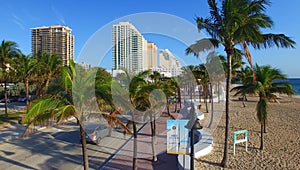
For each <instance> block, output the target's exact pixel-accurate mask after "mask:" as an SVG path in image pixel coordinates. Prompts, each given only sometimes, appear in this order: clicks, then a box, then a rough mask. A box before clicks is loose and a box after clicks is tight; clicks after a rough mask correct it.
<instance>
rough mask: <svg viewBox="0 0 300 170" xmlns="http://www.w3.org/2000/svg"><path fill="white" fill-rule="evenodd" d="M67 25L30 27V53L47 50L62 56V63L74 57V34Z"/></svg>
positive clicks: (66, 63)
mask: <svg viewBox="0 0 300 170" xmlns="http://www.w3.org/2000/svg"><path fill="white" fill-rule="evenodd" d="M71 32H72V30H71V29H70V28H69V27H67V26H61V25H54V26H42V27H36V28H31V39H32V54H37V53H39V52H41V53H43V52H49V53H50V54H51V55H53V54H57V55H58V56H60V57H61V58H62V62H63V65H69V60H70V59H74V35H72V34H71Z"/></svg>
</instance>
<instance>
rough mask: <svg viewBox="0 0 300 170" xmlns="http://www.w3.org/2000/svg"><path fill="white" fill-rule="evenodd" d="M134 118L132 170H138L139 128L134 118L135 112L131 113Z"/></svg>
mask: <svg viewBox="0 0 300 170" xmlns="http://www.w3.org/2000/svg"><path fill="white" fill-rule="evenodd" d="M131 116H132V128H133V158H132V169H133V170H137V169H138V167H137V128H136V122H135V118H134V112H133V111H131Z"/></svg>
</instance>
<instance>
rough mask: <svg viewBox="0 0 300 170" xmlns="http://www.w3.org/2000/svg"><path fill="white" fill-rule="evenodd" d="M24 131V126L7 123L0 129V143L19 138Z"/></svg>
mask: <svg viewBox="0 0 300 170" xmlns="http://www.w3.org/2000/svg"><path fill="white" fill-rule="evenodd" d="M24 131H25V126H23V125H21V124H9V125H7V126H6V127H4V128H3V129H0V144H1V143H3V142H9V141H11V140H14V139H18V138H21V137H22V135H23V133H24Z"/></svg>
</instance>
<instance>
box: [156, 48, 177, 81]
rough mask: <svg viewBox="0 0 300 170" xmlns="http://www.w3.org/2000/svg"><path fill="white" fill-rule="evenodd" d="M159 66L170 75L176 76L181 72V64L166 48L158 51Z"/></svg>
mask: <svg viewBox="0 0 300 170" xmlns="http://www.w3.org/2000/svg"><path fill="white" fill-rule="evenodd" d="M159 68H160V69H161V71H162V72H165V73H168V74H169V75H170V76H172V77H174V76H178V75H180V74H181V72H182V70H181V69H182V64H181V63H180V62H179V60H178V59H177V58H176V57H175V56H174V55H173V54H172V53H171V52H170V51H169V50H168V49H163V50H160V52H159Z"/></svg>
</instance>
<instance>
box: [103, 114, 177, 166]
mask: <svg viewBox="0 0 300 170" xmlns="http://www.w3.org/2000/svg"><path fill="white" fill-rule="evenodd" d="M167 119H170V118H169V117H168V116H167V115H162V116H161V117H159V119H157V120H156V130H157V131H156V132H157V134H156V135H157V143H156V145H155V149H156V153H157V158H158V161H157V162H152V145H151V136H150V134H151V128H150V123H148V124H146V125H145V126H144V128H142V129H141V130H140V131H139V133H138V144H137V150H138V154H137V166H138V169H141V170H143V169H144V170H149V169H162V170H163V169H177V155H171V154H167V153H166V148H167V136H166V135H167V131H166V120H167ZM132 151H133V138H131V140H129V141H128V142H127V144H126V145H125V146H124V147H123V148H122V149H121V150H119V152H118V153H116V154H115V156H114V157H113V158H112V159H111V160H109V161H108V162H106V164H105V165H104V166H102V167H101V168H100V169H105V170H117V169H132V158H133V152H132Z"/></svg>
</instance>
